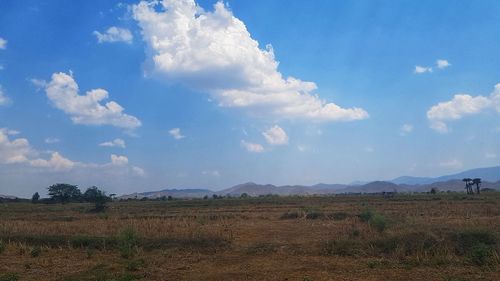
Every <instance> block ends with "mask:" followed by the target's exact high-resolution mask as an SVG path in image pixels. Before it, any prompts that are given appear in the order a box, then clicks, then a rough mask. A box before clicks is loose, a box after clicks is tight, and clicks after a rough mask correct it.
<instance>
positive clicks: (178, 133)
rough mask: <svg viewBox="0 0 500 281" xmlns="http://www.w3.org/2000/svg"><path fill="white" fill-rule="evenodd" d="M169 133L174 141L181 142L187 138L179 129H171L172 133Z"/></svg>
mask: <svg viewBox="0 0 500 281" xmlns="http://www.w3.org/2000/svg"><path fill="white" fill-rule="evenodd" d="M168 133H169V134H170V135H171V136H172V137H174V139H176V140H180V139H183V138H185V137H186V136H183V135H182V133H181V129H179V128H173V129H171V130H170V131H168Z"/></svg>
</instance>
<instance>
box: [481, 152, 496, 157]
mask: <svg viewBox="0 0 500 281" xmlns="http://www.w3.org/2000/svg"><path fill="white" fill-rule="evenodd" d="M484 158H487V159H494V158H497V155H496V154H495V153H491V152H487V153H486V154H484Z"/></svg>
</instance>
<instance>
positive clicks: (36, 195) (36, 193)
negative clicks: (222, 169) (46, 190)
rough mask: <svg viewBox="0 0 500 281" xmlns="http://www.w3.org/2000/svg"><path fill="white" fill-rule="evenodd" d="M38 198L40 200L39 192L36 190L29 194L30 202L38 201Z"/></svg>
mask: <svg viewBox="0 0 500 281" xmlns="http://www.w3.org/2000/svg"><path fill="white" fill-rule="evenodd" d="M38 200H40V194H38V192H35V194H33V196H31V203H33V204H36V203H38Z"/></svg>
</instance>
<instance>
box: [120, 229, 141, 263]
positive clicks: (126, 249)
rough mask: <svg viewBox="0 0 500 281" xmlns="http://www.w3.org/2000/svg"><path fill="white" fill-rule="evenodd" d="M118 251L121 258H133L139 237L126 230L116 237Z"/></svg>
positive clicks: (133, 232) (130, 230)
mask: <svg viewBox="0 0 500 281" xmlns="http://www.w3.org/2000/svg"><path fill="white" fill-rule="evenodd" d="M117 239H118V249H119V250H120V255H121V256H122V257H123V258H126V259H128V258H131V257H133V256H134V255H135V254H136V252H137V248H138V245H139V235H138V234H137V233H136V232H135V231H134V230H133V229H132V228H130V227H129V228H126V229H124V230H123V231H122V232H121V233H120V234H119V235H118V238H117Z"/></svg>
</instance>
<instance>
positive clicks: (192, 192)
mask: <svg viewBox="0 0 500 281" xmlns="http://www.w3.org/2000/svg"><path fill="white" fill-rule="evenodd" d="M213 194H215V192H213V191H211V190H208V189H164V190H159V191H149V192H141V193H137V192H136V193H132V194H127V195H122V196H120V197H118V199H129V198H130V199H141V198H144V197H146V198H152V199H154V198H161V197H163V196H165V197H168V196H172V197H174V198H202V197H204V196H212V195H213Z"/></svg>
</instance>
